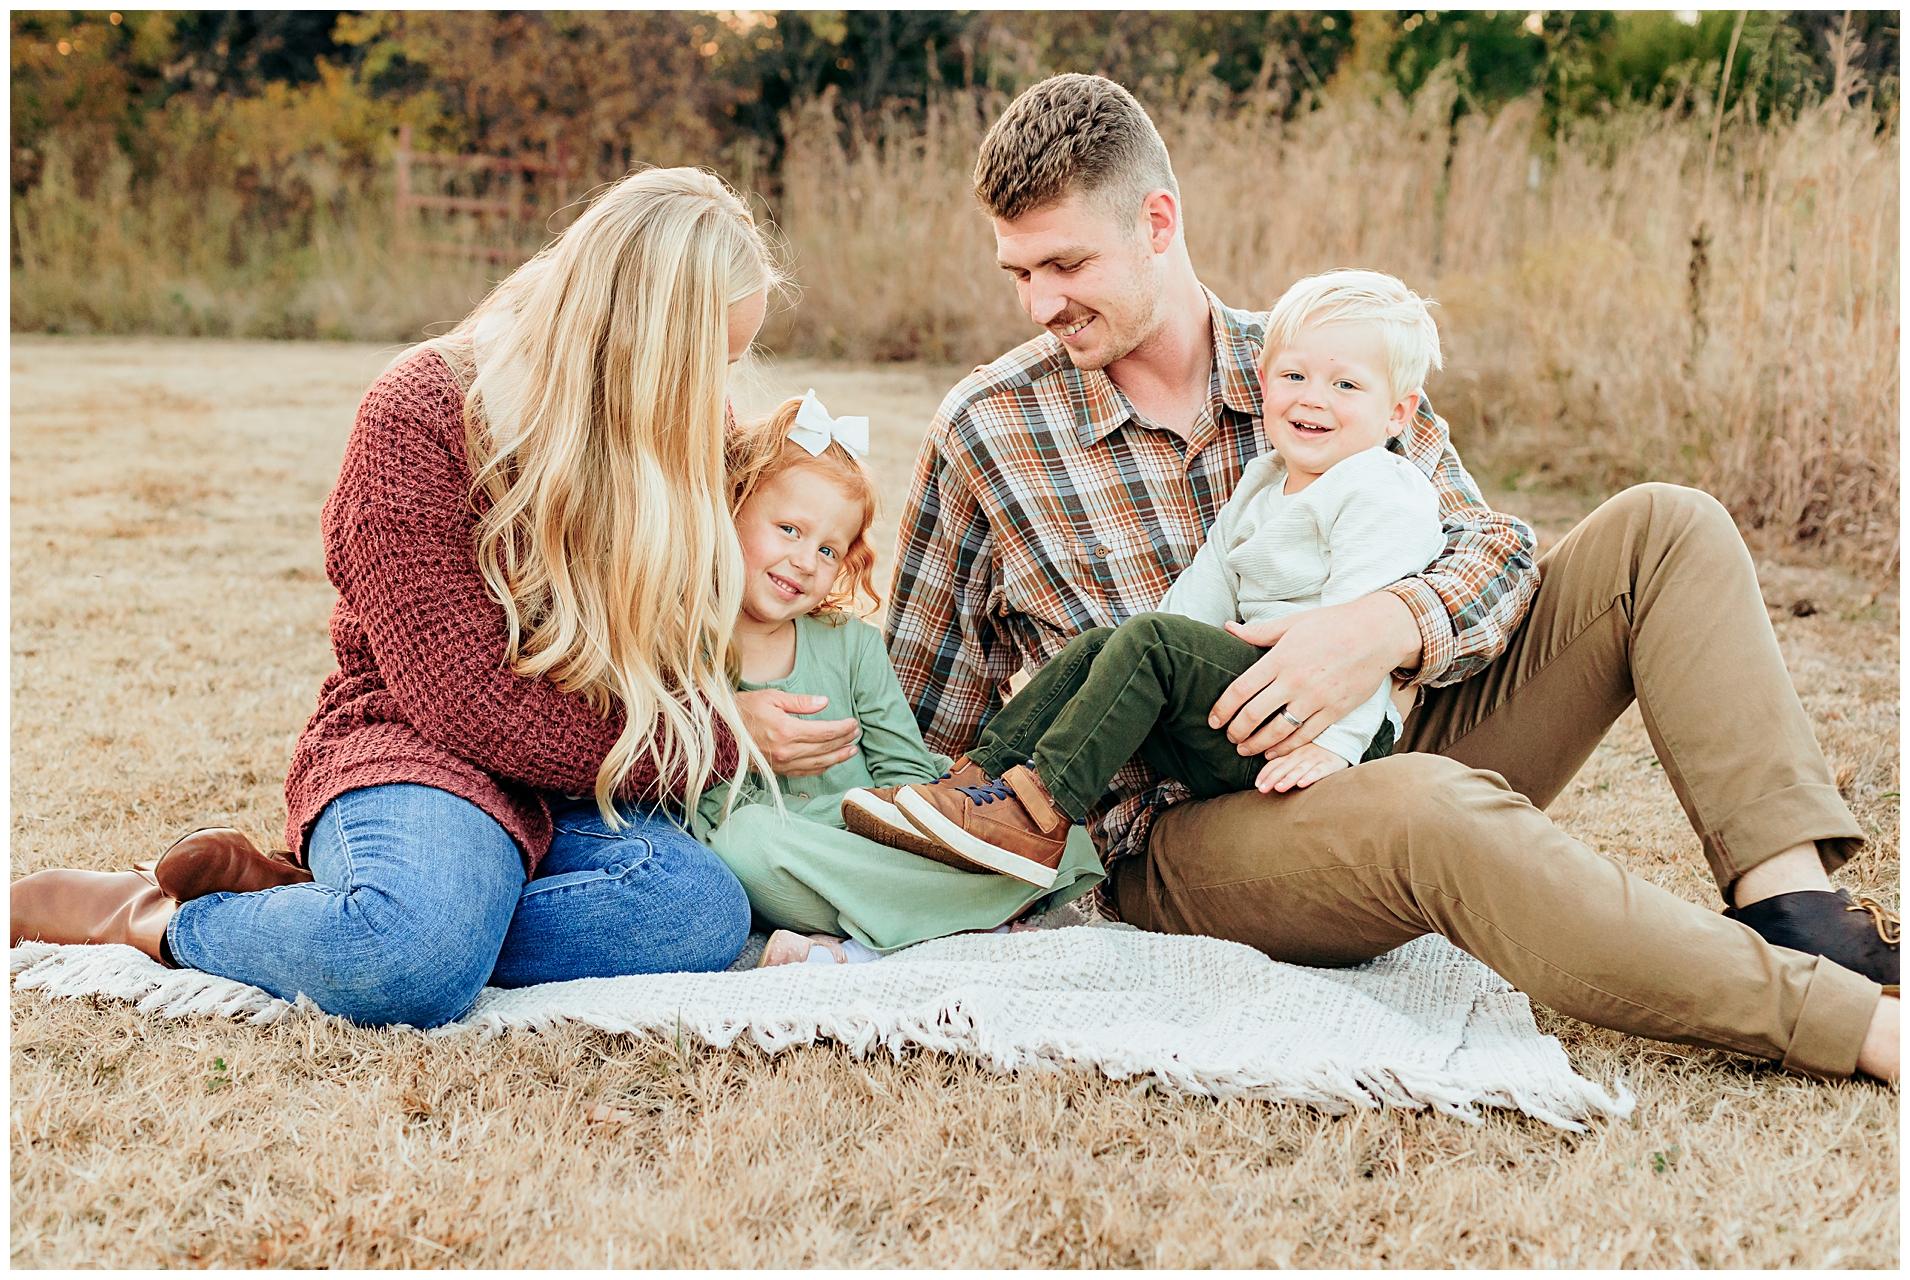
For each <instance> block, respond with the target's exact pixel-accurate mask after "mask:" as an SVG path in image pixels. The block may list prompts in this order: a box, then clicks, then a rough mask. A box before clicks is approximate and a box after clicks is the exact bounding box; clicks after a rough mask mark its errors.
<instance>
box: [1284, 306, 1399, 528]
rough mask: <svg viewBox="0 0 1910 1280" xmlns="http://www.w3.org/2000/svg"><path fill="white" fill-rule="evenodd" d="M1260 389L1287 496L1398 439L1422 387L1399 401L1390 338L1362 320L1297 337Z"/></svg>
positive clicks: (1318, 327)
mask: <svg viewBox="0 0 1910 1280" xmlns="http://www.w3.org/2000/svg"><path fill="white" fill-rule="evenodd" d="M1260 390H1261V397H1262V401H1263V404H1264V405H1265V412H1266V424H1267V439H1268V442H1269V443H1271V444H1272V445H1273V447H1274V450H1275V451H1276V452H1278V453H1279V455H1280V457H1281V458H1282V459H1284V460H1285V461H1286V464H1287V475H1288V477H1289V480H1288V483H1287V487H1286V491H1287V492H1288V493H1298V492H1299V491H1300V490H1301V489H1304V488H1306V486H1307V485H1309V484H1312V483H1313V482H1314V481H1315V480H1318V479H1319V478H1320V477H1321V476H1322V475H1325V474H1326V471H1327V468H1329V467H1331V466H1332V465H1333V464H1334V463H1336V462H1343V461H1345V460H1346V459H1347V458H1350V457H1352V456H1353V455H1354V454H1356V453H1364V452H1365V451H1366V450H1368V449H1371V448H1373V447H1374V446H1375V445H1380V444H1384V443H1385V442H1386V438H1387V437H1388V436H1393V435H1398V434H1399V433H1400V432H1401V431H1404V430H1405V429H1406V425H1407V424H1408V423H1409V422H1411V421H1412V416H1413V412H1414V411H1415V410H1416V409H1417V408H1418V407H1419V391H1418V389H1417V388H1414V389H1412V390H1410V391H1408V392H1406V393H1405V394H1404V395H1403V396H1400V397H1395V396H1394V394H1393V390H1392V386H1391V379H1390V378H1389V376H1388V374H1387V356H1386V338H1385V335H1384V334H1383V333H1382V332H1381V330H1380V327H1379V325H1378V324H1376V323H1374V322H1372V321H1365V320H1348V321H1342V322H1338V323H1334V324H1322V325H1313V326H1310V327H1308V328H1305V329H1302V330H1300V332H1299V333H1297V334H1295V335H1294V337H1293V340H1292V341H1291V342H1290V343H1288V344H1287V345H1286V346H1285V347H1283V348H1281V349H1280V350H1278V351H1274V352H1272V353H1270V354H1269V355H1268V357H1267V358H1266V359H1265V360H1264V361H1262V362H1261V366H1260Z"/></svg>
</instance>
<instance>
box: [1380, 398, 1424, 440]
mask: <svg viewBox="0 0 1910 1280" xmlns="http://www.w3.org/2000/svg"><path fill="white" fill-rule="evenodd" d="M1419 399H1420V393H1419V392H1417V391H1413V392H1409V393H1408V394H1407V396H1406V398H1405V399H1404V400H1401V401H1400V402H1399V403H1398V404H1396V405H1394V406H1393V412H1392V413H1391V414H1390V415H1389V416H1388V417H1387V419H1386V434H1387V435H1388V436H1389V437H1391V436H1403V435H1405V434H1406V429H1407V428H1408V427H1410V426H1412V425H1413V415H1415V414H1417V413H1418V412H1419Z"/></svg>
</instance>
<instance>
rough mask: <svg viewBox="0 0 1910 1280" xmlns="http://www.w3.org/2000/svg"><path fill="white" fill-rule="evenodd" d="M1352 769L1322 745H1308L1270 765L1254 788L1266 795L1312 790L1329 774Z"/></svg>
mask: <svg viewBox="0 0 1910 1280" xmlns="http://www.w3.org/2000/svg"><path fill="white" fill-rule="evenodd" d="M1352 767H1353V766H1352V765H1351V764H1349V763H1347V762H1346V761H1345V760H1342V759H1341V758H1340V757H1339V756H1337V755H1335V754H1333V753H1332V752H1331V751H1328V750H1327V749H1326V748H1325V747H1323V746H1321V745H1320V744H1319V743H1317V742H1308V743H1305V744H1303V745H1301V746H1298V747H1295V748H1294V749H1293V750H1291V751H1289V752H1287V754H1285V755H1283V756H1275V757H1274V758H1273V759H1271V760H1269V761H1267V763H1266V764H1264V765H1262V766H1261V769H1260V776H1259V777H1257V778H1255V779H1254V780H1253V785H1254V788H1255V789H1256V790H1258V791H1259V792H1260V793H1261V794H1262V795H1265V794H1266V793H1267V792H1269V791H1291V790H1293V789H1294V788H1295V787H1310V786H1312V785H1313V784H1314V783H1316V782H1318V781H1319V780H1320V779H1321V778H1324V777H1325V776H1326V775H1327V774H1329V773H1338V772H1339V771H1340V770H1342V769H1350V768H1352Z"/></svg>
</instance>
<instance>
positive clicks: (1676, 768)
mask: <svg viewBox="0 0 1910 1280" xmlns="http://www.w3.org/2000/svg"><path fill="white" fill-rule="evenodd" d="M1539 571H1540V575H1541V577H1540V586H1539V591H1538V594H1537V596H1536V597H1535V598H1534V600H1533V602H1532V606H1531V608H1530V610H1529V612H1528V613H1527V615H1526V618H1525V620H1524V621H1523V623H1522V624H1521V625H1520V626H1519V628H1518V629H1517V630H1516V632H1515V633H1514V634H1513V636H1512V638H1511V643H1510V645H1509V647H1508V648H1507V650H1506V652H1505V654H1504V655H1503V656H1501V657H1500V658H1499V659H1497V660H1496V661H1494V662H1493V663H1492V664H1491V665H1490V666H1488V667H1487V668H1486V669H1485V670H1484V671H1482V672H1480V673H1479V674H1477V675H1475V676H1473V677H1471V678H1470V679H1467V680H1464V681H1462V682H1460V683H1458V684H1454V685H1449V686H1446V687H1444V688H1439V689H1429V690H1427V691H1426V693H1425V697H1424V700H1423V701H1422V702H1421V704H1420V705H1419V706H1418V707H1417V708H1416V709H1415V710H1414V712H1413V713H1412V715H1411V716H1409V717H1408V718H1407V721H1406V726H1405V730H1404V732H1403V733H1402V734H1401V742H1400V750H1401V752H1402V754H1398V755H1394V756H1391V757H1390V758H1388V759H1384V760H1376V761H1374V762H1373V763H1371V764H1364V765H1361V766H1360V767H1359V768H1356V769H1344V770H1341V771H1340V772H1339V773H1336V774H1332V775H1330V776H1328V777H1326V778H1324V779H1322V780H1321V781H1319V782H1316V783H1314V784H1313V785H1312V786H1310V787H1307V788H1304V789H1301V790H1295V791H1290V792H1287V793H1285V794H1282V795H1261V794H1259V793H1258V792H1251V791H1249V792H1242V793H1237V794H1234V795H1229V796H1223V797H1221V798H1218V799H1213V800H1202V801H1193V802H1189V803H1186V804H1181V805H1176V806H1174V807H1173V808H1170V809H1167V810H1165V811H1163V812H1161V813H1160V814H1158V815H1157V816H1156V818H1155V820H1154V824H1153V828H1152V831H1151V833H1150V836H1149V841H1148V847H1147V851H1146V853H1145V854H1143V855H1140V856H1137V857H1132V858H1127V859H1123V860H1122V861H1121V862H1119V863H1117V864H1116V866H1115V867H1114V868H1113V869H1112V870H1111V871H1110V886H1111V888H1110V894H1111V897H1112V898H1113V900H1114V903H1115V905H1116V907H1117V909H1118V910H1119V912H1120V914H1121V916H1122V918H1123V919H1125V920H1127V921H1128V922H1130V923H1132V924H1136V925H1139V926H1140V927H1142V928H1145V929H1154V930H1159V931H1162V932H1167V933H1199V934H1208V935H1212V936H1215V937H1222V938H1231V939H1233V940H1235V941H1239V942H1244V943H1247V944H1249V945H1251V946H1254V947H1257V948H1259V949H1260V950H1261V951H1264V952H1265V953H1267V954H1268V955H1269V956H1272V957H1273V958H1275V959H1278V960H1286V961H1291V962H1294V963H1298V964H1310V965H1348V964H1358V963H1360V962H1362V961H1365V960H1368V959H1371V958H1372V957H1374V956H1377V955H1380V954H1381V953H1383V952H1386V951H1390V950H1391V949H1393V948H1394V947H1397V946H1399V945H1401V944H1402V943H1405V942H1408V941H1410V940H1411V939H1413V938H1415V937H1419V936H1421V935H1423V934H1426V933H1438V934H1441V935H1443V936H1445V937H1446V938H1448V939H1450V940H1451V941H1452V942H1453V943H1455V944H1456V945H1458V946H1459V947H1461V948H1463V949H1464V950H1466V951H1468V952H1470V953H1471V954H1473V955H1474V956H1477V957H1478V958H1479V959H1480V960H1482V961H1484V962H1485V963H1486V964H1487V965H1489V966H1491V967H1492V968H1493V969H1494V970H1495V971H1497V972H1498V973H1499V974H1501V975H1502V976H1504V977H1505V978H1506V979H1507V980H1508V981H1510V982H1511V983H1512V984H1513V985H1514V986H1516V987H1518V988H1519V989H1520V990H1521V991H1524V992H1526V993H1527V994H1529V995H1531V996H1532V997H1534V998H1535V999H1538V1000H1541V1001H1543V1002H1544V1003H1546V1004H1547V1005H1550V1006H1551V1007H1552V1008H1554V1009H1556V1010H1558V1011H1560V1012H1562V1013H1566V1014H1569V1015H1571V1016H1573V1017H1576V1018H1580V1019H1583V1020H1584V1021H1586V1022H1591V1023H1596V1024H1598V1025H1600V1026H1605V1027H1611V1028H1614V1029H1616V1030H1619V1031H1625V1032H1629V1033H1631V1034H1635V1035H1641V1036H1649V1037H1651V1038H1654V1039H1658V1040H1671V1041H1677V1042H1680V1043H1685V1044H1696V1045H1705V1046H1711V1047H1716V1048H1725V1049H1734V1050H1737V1051H1739V1052H1743V1053H1748V1054H1753V1055H1756V1056H1758V1057H1762V1058H1770V1059H1775V1060H1778V1061H1780V1062H1782V1063H1783V1064H1784V1065H1785V1066H1787V1067H1790V1068H1793V1069H1796V1070H1799V1071H1805V1072H1810V1073H1812V1074H1817V1075H1825V1076H1843V1075H1848V1074H1850V1073H1851V1071H1852V1070H1854V1069H1855V1066H1856V1062H1857V1054H1858V1050H1859V1049H1860V1047H1861V1046H1862V1043H1863V1039H1864V1034H1865V1032H1866V1030H1867V1029H1868V1026H1869V1022H1870V1018H1871V1016H1872V1014H1873V1012H1874V1011H1875V1008H1876V1004H1877V1001H1878V999H1879V998H1880V995H1881V988H1879V987H1878V986H1877V984H1876V983H1873V982H1871V981H1869V980H1868V979H1866V978H1862V977H1859V976H1858V975H1856V974H1854V973H1851V972H1850V971H1848V970H1846V969H1844V968H1842V967H1840V966H1838V965H1836V964H1834V963H1832V962H1830V961H1828V960H1824V959H1822V958H1821V957H1817V956H1810V955H1805V954H1803V953H1801V952H1796V951H1789V950H1785V949H1782V948H1778V947H1772V946H1770V945H1769V944H1767V943H1766V942H1765V941H1764V940H1763V939H1762V938H1760V937H1758V935H1757V934H1756V933H1754V932H1752V931H1751V930H1750V929H1749V928H1747V927H1745V926H1743V925H1740V924H1738V923H1736V922H1734V921H1731V920H1727V919H1725V918H1724V917H1723V916H1722V915H1720V914H1718V913H1717V912H1716V911H1712V910H1707V909H1706V908H1704V907H1700V906H1697V905H1696V904H1693V903H1690V902H1687V901H1685V900H1684V899H1682V898H1679V897H1677V896H1676V895H1674V894H1671V893H1668V892H1666V891H1665V890H1663V889H1660V888H1657V887H1656V886H1654V885H1652V884H1650V883H1649V882H1647V881H1645V880H1642V879H1640V878H1638V877H1637V876H1634V875H1632V874H1630V873H1629V872H1627V871H1625V870H1624V868H1622V867H1621V866H1620V865H1619V864H1618V863H1617V862H1615V861H1613V860H1612V859H1610V858H1607V857H1605V856H1603V855H1601V854H1599V853H1596V852H1594V851H1593V850H1592V849H1591V848H1589V847H1587V846H1586V845H1585V844H1583V843H1582V842H1580V841H1578V840H1575V839H1573V838H1572V837H1570V836H1568V835H1566V834H1565V833H1564V832H1562V831H1560V830H1559V829H1558V828H1557V827H1555V826H1553V825H1552V823H1551V821H1550V820H1549V819H1547V818H1546V816H1545V814H1544V812H1543V809H1544V808H1545V806H1546V805H1548V804H1550V803H1551V801H1552V799H1553V798H1554V797H1555V796H1557V795H1558V793H1559V792H1560V790H1561V789H1563V787H1564V786H1565V784H1566V783H1567V782H1568V781H1569V780H1570V779H1571V778H1572V776H1573V774H1575V773H1576V772H1577V771H1578V769H1579V767H1580V766H1581V765H1583V764H1584V762H1585V760H1586V758H1587V757H1588V756H1590V755H1591V753H1592V750H1593V749H1594V748H1595V747H1596V746H1597V745H1598V743H1599V741H1600V739H1601V738H1602V737H1603V736H1604V734H1605V731H1606V730H1607V729H1608V728H1609V727H1610V726H1611V724H1612V722H1613V721H1614V720H1616V719H1617V718H1618V716H1619V715H1620V714H1621V713H1622V712H1623V711H1624V710H1625V708H1626V707H1628V706H1630V705H1631V703H1632V702H1633V701H1634V700H1636V701H1637V702H1638V704H1639V709H1640V711H1641V712H1642V713H1643V716H1644V722H1645V728H1646V731H1647V732H1648V733H1649V734H1650V737H1651V742H1652V745H1653V747H1654V748H1655V749H1656V751H1657V754H1658V759H1659V761H1660V762H1661V763H1662V764H1663V766H1664V770H1665V776H1666V778H1667V779H1668V780H1669V781H1670V783H1671V786H1672V789H1673V791H1675V792H1676V793H1677V796H1678V800H1679V802H1680V803H1681V804H1682V805H1683V806H1684V810H1685V813H1686V815H1687V816H1688V817H1689V819H1690V821H1691V825H1692V828H1693V830H1695V831H1696V832H1697V834H1698V837H1699V840H1700V842H1701V844H1702V846H1703V848H1704V852H1705V856H1706V857H1707V858H1708V860H1709V861H1710V864H1711V869H1712V871H1713V873H1714V875H1715V876H1716V879H1717V881H1718V885H1719V888H1720V889H1721V890H1722V891H1723V892H1725V893H1726V894H1729V892H1730V890H1731V886H1732V885H1733V884H1734V883H1735V882H1736V880H1737V878H1738V877H1739V876H1741V875H1743V874H1744V872H1745V871H1747V870H1749V869H1750V868H1751V867H1754V866H1756V865H1758V864H1759V863H1761V862H1763V861H1764V860H1766V859H1767V858H1770V857H1772V856H1774V855H1776V854H1778V853H1780V852H1782V851H1784V850H1785V849H1788V848H1790V847H1792V846H1794V845H1798V844H1802V843H1805V842H1807V841H1815V842H1816V845H1817V849H1818V853H1819V856H1820V857H1821V858H1822V860H1823V862H1824V865H1825V867H1826V868H1827V869H1828V868H1835V867H1838V866H1841V865H1842V864H1843V863H1844V862H1845V861H1846V860H1847V859H1848V858H1849V857H1850V855H1851V854H1852V853H1854V852H1855V851H1856V850H1857V848H1858V847H1859V846H1860V845H1861V844H1862V842H1863V832H1862V830H1861V829H1860V828H1859V827H1858V826H1857V823H1856V821H1855V819H1854V818H1853V817H1852V816H1851V814H1850V811H1849V809H1848V808H1846V807H1845V805H1844V803H1843V800H1842V798H1841V797H1840V796H1839V795H1838V793H1837V788H1836V785H1835V783H1834V782H1833V780H1832V778H1831V775H1830V771H1829V768H1828V767H1827V765H1826V764H1825V762H1824V756H1823V753H1822V751H1821V750H1820V749H1819V748H1818V745H1817V741H1816V738H1815V736H1814V735H1813V734H1812V732H1811V727H1810V721H1809V719H1808V718H1807V717H1806V715H1805V713H1804V710H1803V707H1802V706H1801V705H1800V704H1799V702H1798V699H1797V693H1796V691H1795V690H1794V689H1793V687H1792V685H1791V681H1790V677H1789V675H1788V673H1787V672H1786V671H1785V669H1784V662H1783V657H1782V655H1781V654H1780V652H1779V650H1778V646H1777V638H1776V636H1775V635H1774V633H1773V632H1772V630H1771V624H1770V620H1769V618H1768V617H1767V615H1766V613H1765V608H1764V602H1763V598H1762V595H1761V594H1760V592H1759V590H1758V584H1757V576H1756V574H1755V572H1754V570H1753V568H1752V564H1751V558H1750V555H1749V554H1748V552H1747V551H1746V550H1745V547H1744V543H1743V540H1742V539H1741V538H1740V537H1739V536H1738V533H1737V530H1736V528H1735V527H1734V526H1733V525H1732V523H1731V519H1730V517H1729V515H1728V514H1727V513H1726V512H1725V510H1724V509H1723V507H1721V506H1720V505H1719V504H1718V503H1717V502H1716V500H1714V499H1712V498H1711V497H1709V496H1708V495H1706V494H1703V493H1700V492H1697V491H1695V490H1691V489H1683V488H1678V487H1676V486H1671V485H1659V484H1651V485H1640V486H1638V487H1636V488H1633V489H1628V490H1626V491H1625V492H1624V493H1621V494H1619V495H1618V496H1617V497H1614V498H1613V499H1611V500H1610V501H1609V502H1607V503H1605V504H1604V505H1603V506H1601V507H1600V508H1599V509H1598V510H1597V511H1595V512H1593V513H1592V515H1590V516H1589V517H1587V518H1586V519H1585V520H1584V521H1583V522H1582V523H1581V524H1580V525H1579V526H1578V527H1577V528H1576V529H1574V530H1573V531H1572V532H1571V533H1570V534H1568V535H1567V536H1566V537H1565V538H1564V539H1563V540H1561V541H1560V542H1559V544H1558V545H1557V546H1556V547H1554V548H1553V549H1552V550H1551V551H1549V552H1547V553H1546V555H1545V556H1544V557H1543V558H1541V560H1540V561H1539Z"/></svg>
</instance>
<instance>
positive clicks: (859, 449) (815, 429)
mask: <svg viewBox="0 0 1910 1280" xmlns="http://www.w3.org/2000/svg"><path fill="white" fill-rule="evenodd" d="M789 438H790V439H791V440H794V441H795V442H796V443H797V444H799V445H801V446H802V447H803V448H805V449H807V450H808V451H809V456H810V457H812V458H820V457H821V456H822V451H823V450H824V449H827V448H828V447H829V442H830V441H831V440H834V441H835V442H836V443H838V444H840V445H841V446H842V447H843V448H845V449H847V450H848V451H849V454H850V456H851V457H856V458H860V457H861V456H862V455H863V454H865V453H867V452H868V451H869V420H868V419H867V418H832V417H830V416H829V411H828V410H827V409H825V408H823V407H822V401H820V400H818V399H816V392H815V388H813V387H812V388H810V390H809V394H808V395H806V396H804V397H803V398H802V408H800V409H798V410H796V420H795V421H794V422H793V423H791V424H790V426H789Z"/></svg>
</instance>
